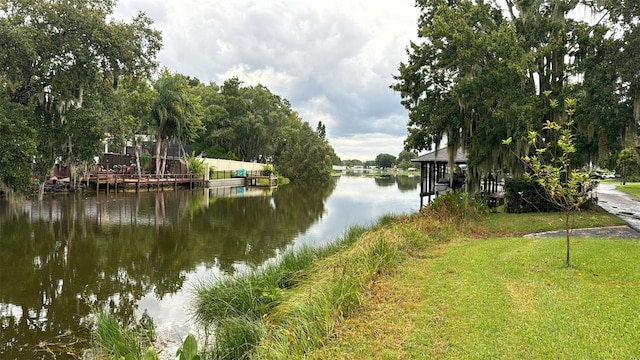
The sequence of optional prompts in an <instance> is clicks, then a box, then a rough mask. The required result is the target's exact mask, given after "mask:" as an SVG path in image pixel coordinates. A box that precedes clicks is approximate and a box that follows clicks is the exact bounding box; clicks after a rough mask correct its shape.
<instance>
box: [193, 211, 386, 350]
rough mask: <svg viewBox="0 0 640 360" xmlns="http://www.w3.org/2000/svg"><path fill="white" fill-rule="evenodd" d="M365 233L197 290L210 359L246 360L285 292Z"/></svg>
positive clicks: (356, 231) (357, 230)
mask: <svg viewBox="0 0 640 360" xmlns="http://www.w3.org/2000/svg"><path fill="white" fill-rule="evenodd" d="M381 223H383V220H381V222H380V223H379V224H381ZM366 231H367V229H366V228H365V227H352V228H350V229H348V230H347V231H346V232H345V234H344V235H343V236H342V238H340V239H339V240H338V241H336V242H334V243H331V244H329V245H326V246H323V247H317V248H311V247H302V248H300V249H296V250H292V251H287V252H285V253H284V254H283V255H282V256H281V257H280V258H279V259H276V261H274V262H270V263H267V264H265V265H264V266H262V267H259V268H254V269H250V270H248V271H246V272H243V273H240V274H236V275H235V276H231V277H221V278H218V279H215V280H214V281H213V282H212V283H202V284H200V285H199V286H197V287H196V290H195V292H196V296H195V316H196V318H197V319H198V320H199V321H200V322H201V323H202V324H203V325H205V327H207V328H212V329H213V337H214V342H215V346H214V348H213V350H212V353H211V355H212V357H213V358H215V359H244V358H248V357H249V356H250V354H251V353H253V351H254V349H255V347H256V346H258V345H259V343H260V342H261V341H262V340H264V339H265V337H266V335H267V330H268V329H267V326H266V323H265V319H266V318H267V316H268V315H269V314H271V313H272V312H273V311H274V310H275V308H276V306H278V304H280V303H281V302H282V301H283V300H284V299H285V298H286V295H287V292H289V291H291V289H293V288H295V287H298V286H300V284H302V283H304V282H305V281H306V279H307V278H308V277H309V276H310V274H312V273H313V272H314V271H315V270H312V268H313V269H315V267H316V266H315V264H317V263H319V262H321V261H322V259H325V258H327V257H329V256H331V255H332V254H336V253H339V252H340V251H341V250H343V249H345V248H347V247H348V246H350V245H352V244H354V243H355V242H356V241H358V240H359V239H360V237H361V236H362V235H363V234H364V233H365V232H366ZM347 293H348V292H345V295H342V297H346V296H347V295H346V294H347ZM350 296H353V295H352V294H351V295H350Z"/></svg>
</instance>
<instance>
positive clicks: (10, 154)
mask: <svg viewBox="0 0 640 360" xmlns="http://www.w3.org/2000/svg"><path fill="white" fill-rule="evenodd" d="M0 101H1V100H0ZM32 113H33V109H32V108H29V107H25V106H22V105H20V104H11V103H6V102H0V192H2V190H3V189H6V188H8V189H10V190H11V191H14V192H18V193H27V192H28V191H29V186H30V185H31V176H32V169H31V165H32V157H33V156H34V155H35V154H36V142H35V139H34V136H35V134H36V132H35V130H34V129H33V128H32V127H30V126H29V123H28V121H27V119H28V118H29V117H30V116H32Z"/></svg>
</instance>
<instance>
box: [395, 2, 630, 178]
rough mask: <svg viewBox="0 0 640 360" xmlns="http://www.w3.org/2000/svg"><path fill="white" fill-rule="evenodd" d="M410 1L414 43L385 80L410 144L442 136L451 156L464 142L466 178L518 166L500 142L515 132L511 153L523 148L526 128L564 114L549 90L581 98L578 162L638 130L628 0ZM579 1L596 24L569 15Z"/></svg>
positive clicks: (421, 146) (420, 146) (597, 156)
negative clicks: (402, 111) (405, 114)
mask: <svg viewBox="0 0 640 360" xmlns="http://www.w3.org/2000/svg"><path fill="white" fill-rule="evenodd" d="M416 4H417V6H418V8H419V9H420V10H421V11H422V14H421V16H420V18H419V21H418V35H419V37H420V41H416V42H411V43H410V44H409V47H408V49H407V54H408V60H407V61H406V62H403V63H401V64H400V67H399V74H398V75H396V76H395V79H396V83H395V84H393V85H392V88H393V89H394V90H396V91H398V92H399V93H400V95H401V97H402V104H403V105H404V106H405V107H406V108H407V109H408V110H409V121H408V137H407V139H406V140H405V148H406V149H407V150H418V151H420V150H425V149H429V150H430V149H432V147H433V146H434V144H439V143H440V142H441V141H443V140H446V141H447V145H448V146H449V150H451V151H450V154H453V151H454V150H455V149H456V148H458V147H462V148H464V149H465V150H466V153H467V156H468V162H469V170H468V175H469V176H470V178H471V180H472V181H471V183H475V182H474V181H473V180H477V179H478V177H479V176H480V173H481V172H483V171H487V170H501V169H507V171H510V172H512V173H519V172H522V171H523V168H522V164H519V162H518V161H517V158H514V157H513V156H510V155H509V154H508V153H507V152H506V151H505V149H504V147H502V146H501V141H502V140H503V139H506V138H508V137H512V138H513V139H514V147H513V148H514V151H516V152H517V153H518V154H520V155H523V154H526V153H527V152H528V151H530V147H529V146H528V145H527V142H526V136H527V134H528V133H529V131H532V130H535V129H539V128H540V126H541V124H543V123H544V122H545V121H547V120H551V121H559V120H560V118H561V115H562V114H563V112H564V109H562V108H559V109H555V110H549V109H550V107H549V106H548V105H549V104H548V99H547V98H546V97H545V96H544V94H545V93H549V92H551V93H553V97H554V98H556V99H558V101H559V103H560V104H562V103H563V102H564V99H567V98H574V99H577V100H578V104H579V106H578V108H577V109H576V114H575V117H574V120H575V123H574V128H575V133H576V140H577V144H576V147H577V152H576V154H575V156H574V160H575V161H576V162H580V163H587V162H589V161H592V162H597V161H598V160H602V159H604V158H605V157H606V156H607V154H608V153H616V152H617V151H619V150H620V148H621V144H623V143H624V141H626V140H627V139H628V138H629V137H630V136H635V135H637V129H636V124H637V123H638V121H640V92H639V91H638V87H639V86H640V85H639V84H640V82H639V81H638V80H639V76H640V75H639V71H638V66H637V58H638V56H637V51H638V50H637V49H638V48H637V47H632V46H629V45H628V44H635V43H636V42H637V41H638V33H640V27H639V25H638V24H639V22H638V19H639V16H638V15H639V14H640V13H639V12H638V6H637V5H635V2H628V1H616V2H606V3H602V2H598V1H596V2H594V1H582V0H534V1H523V0H507V1H506V7H504V8H500V7H499V6H498V5H496V4H495V3H492V2H484V1H472V0H418V1H416ZM578 6H580V7H582V8H583V9H587V10H588V11H590V12H592V13H593V14H594V17H593V19H594V20H593V21H587V20H578V19H573V18H571V17H570V16H569V13H570V12H571V11H572V10H574V9H576V8H577V7H578ZM632 59H636V60H632ZM634 107H635V111H634ZM634 112H635V115H634Z"/></svg>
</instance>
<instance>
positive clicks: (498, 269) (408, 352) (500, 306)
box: [308, 212, 640, 359]
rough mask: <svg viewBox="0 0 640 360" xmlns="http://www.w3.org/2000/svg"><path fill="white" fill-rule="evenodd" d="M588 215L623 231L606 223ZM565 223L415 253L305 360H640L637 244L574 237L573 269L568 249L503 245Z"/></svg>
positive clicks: (511, 222)
mask: <svg viewBox="0 0 640 360" xmlns="http://www.w3.org/2000/svg"><path fill="white" fill-rule="evenodd" d="M579 216H580V219H578V221H579V223H581V224H583V223H586V224H588V225H595V224H600V225H612V224H615V223H617V220H616V219H615V218H613V219H612V218H610V217H609V216H608V214H606V213H602V212H588V213H582V214H580V215H579ZM558 217H561V215H560V214H523V215H509V214H491V215H489V218H488V219H483V220H487V221H486V222H487V225H486V227H487V229H493V230H490V233H491V235H489V237H488V238H469V237H467V238H460V239H455V240H452V241H450V242H448V243H443V244H440V245H437V246H434V247H429V248H426V249H423V250H422V251H420V252H418V253H412V254H411V255H410V256H409V257H408V258H407V259H406V260H405V261H404V262H403V263H402V264H401V265H400V266H399V268H398V270H397V272H396V273H394V274H391V275H388V276H384V277H382V278H381V279H379V281H377V282H376V283H375V284H374V285H373V286H372V290H371V294H370V298H369V300H368V301H367V302H366V304H365V305H364V307H363V308H362V310H361V311H360V312H359V313H358V314H357V315H356V316H354V317H351V318H349V319H347V320H346V322H345V323H344V325H343V326H341V328H340V329H338V331H337V332H336V335H335V338H334V339H333V340H332V341H330V342H329V343H328V344H327V345H326V346H325V347H323V348H321V349H318V350H316V351H313V352H312V353H311V354H309V356H308V358H310V359H325V358H341V359H400V358H402V359H637V358H639V357H640V336H638V334H640V261H639V260H638V259H640V241H638V240H637V239H636V240H632V239H626V240H625V239H598V238H574V239H573V240H572V264H573V266H572V267H570V268H567V267H566V266H565V263H564V251H565V243H564V239H563V238H545V239H536V238H527V239H525V238H521V237H505V236H504V234H516V233H525V232H529V231H530V230H534V231H539V230H547V229H553V228H554V227H555V228H556V229H557V228H558V226H557V225H558V223H556V221H558V220H557V218H558ZM560 225H562V224H561V223H560ZM467 226H473V224H468V225H467Z"/></svg>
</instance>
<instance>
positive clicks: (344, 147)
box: [115, 0, 418, 160]
mask: <svg viewBox="0 0 640 360" xmlns="http://www.w3.org/2000/svg"><path fill="white" fill-rule="evenodd" d="M138 11H144V12H145V13H146V14H147V15H148V16H149V17H151V18H152V19H153V20H154V22H155V24H154V26H155V27H156V29H158V30H160V31H162V35H163V43H164V48H163V50H162V51H161V52H160V54H159V55H158V60H159V62H160V64H161V65H162V66H166V67H167V68H168V69H169V70H171V71H174V72H179V73H182V74H185V75H189V76H192V77H197V78H198V79H200V81H202V82H205V83H208V82H210V81H213V82H216V83H217V84H222V83H223V82H224V80H226V79H228V78H230V77H233V76H237V77H238V78H239V79H240V80H241V81H243V82H244V84H245V85H256V84H262V85H264V86H266V87H268V88H269V90H271V92H273V93H274V94H276V95H279V96H281V97H283V98H286V99H288V100H289V101H290V103H291V105H292V107H293V108H294V109H295V110H296V111H297V112H298V113H299V114H300V115H301V117H302V119H303V120H305V121H308V122H309V123H310V124H311V126H312V127H313V128H315V127H316V126H317V124H318V122H319V121H322V123H323V124H325V125H326V127H327V138H328V139H329V142H330V143H331V145H332V146H333V147H334V149H335V150H336V153H337V154H338V156H340V157H341V158H342V159H343V160H346V159H360V160H373V159H375V157H376V155H378V154H381V153H388V154H392V155H394V156H398V154H399V153H400V151H401V150H402V148H403V141H404V139H405V137H406V134H407V132H406V123H407V112H406V110H405V109H404V108H403V107H402V106H401V105H400V96H399V94H397V93H395V92H393V91H392V90H391V89H389V85H390V84H392V83H393V82H394V80H393V75H394V74H397V72H398V70H397V69H398V66H399V64H400V62H401V61H405V60H406V53H405V48H406V46H407V45H408V44H409V41H410V40H412V39H415V38H416V35H415V34H416V29H417V25H416V22H417V19H418V10H417V9H416V8H415V7H414V0H393V1H391V0H322V1H307V0H234V1H228V0H181V1H177V0H120V1H119V2H118V5H117V7H116V12H115V16H116V17H118V18H123V19H130V18H131V17H133V16H134V15H135V14H137V12H138Z"/></svg>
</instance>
